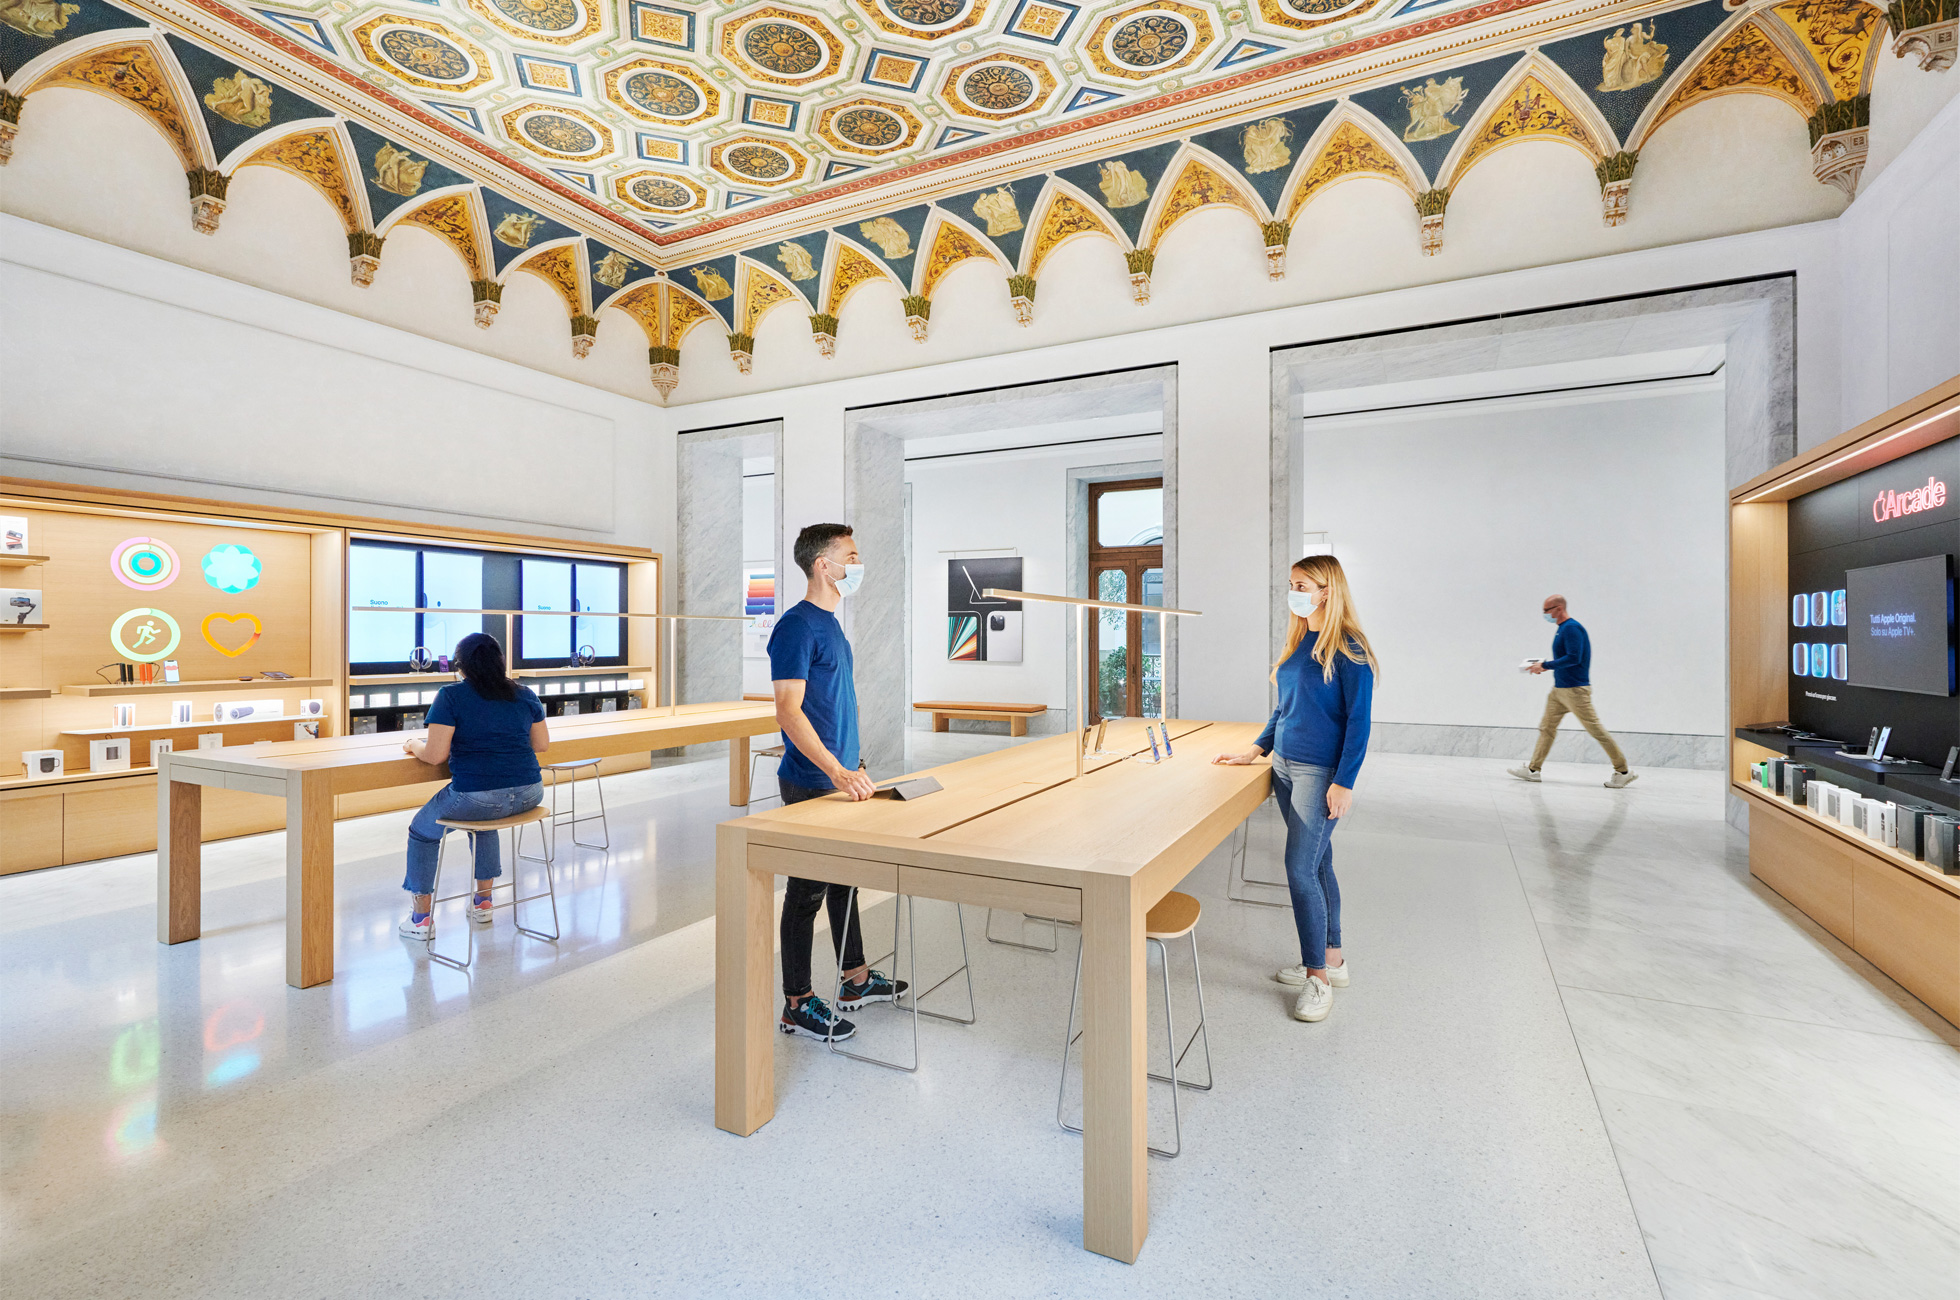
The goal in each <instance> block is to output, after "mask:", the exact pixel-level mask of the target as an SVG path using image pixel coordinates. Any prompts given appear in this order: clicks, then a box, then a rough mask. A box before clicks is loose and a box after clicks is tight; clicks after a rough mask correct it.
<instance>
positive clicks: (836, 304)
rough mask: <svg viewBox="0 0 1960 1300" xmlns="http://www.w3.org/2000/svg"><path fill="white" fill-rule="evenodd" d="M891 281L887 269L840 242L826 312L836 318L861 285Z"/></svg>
mask: <svg viewBox="0 0 1960 1300" xmlns="http://www.w3.org/2000/svg"><path fill="white" fill-rule="evenodd" d="M891 279H892V277H891V276H890V275H888V274H887V273H886V271H885V268H883V267H882V266H879V265H878V263H877V262H876V261H874V260H873V259H872V258H869V257H867V256H865V255H864V254H863V253H860V252H859V251H858V250H857V249H855V248H853V247H852V246H851V245H850V244H849V243H846V242H844V241H841V240H840V241H839V242H838V244H837V259H836V264H835V266H834V267H833V268H832V270H831V273H830V292H829V293H828V294H826V295H825V297H824V311H825V313H826V314H828V315H831V316H835V315H837V314H838V312H840V311H842V310H843V307H844V301H845V300H846V299H847V298H849V297H850V296H851V292H852V290H854V289H856V288H857V287H858V286H859V285H863V284H869V283H870V282H871V281H873V280H891ZM892 283H894V284H896V283H897V281H895V280H892Z"/></svg>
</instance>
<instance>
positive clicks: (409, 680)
mask: <svg viewBox="0 0 1960 1300" xmlns="http://www.w3.org/2000/svg"><path fill="white" fill-rule="evenodd" d="M462 680H463V679H462V678H461V677H459V676H457V675H456V674H455V673H377V674H372V675H370V676H366V677H349V678H348V679H347V685H348V687H349V689H352V688H353V687H356V686H413V685H415V684H416V683H417V682H431V683H434V684H436V685H438V686H447V685H449V683H451V682H460V681H462Z"/></svg>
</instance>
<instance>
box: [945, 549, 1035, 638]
mask: <svg viewBox="0 0 1960 1300" xmlns="http://www.w3.org/2000/svg"><path fill="white" fill-rule="evenodd" d="M1021 566H1022V560H1021V557H1020V556H1018V555H1010V556H993V557H986V558H973V557H968V556H957V555H956V556H954V557H953V558H952V559H950V560H948V561H947V562H946V622H947V627H948V628H949V635H948V636H947V639H946V657H947V658H948V659H957V660H964V661H966V662H969V663H981V662H986V663H1019V662H1021V635H1020V629H1021V602H1020V601H1018V600H1008V599H1006V598H1005V597H1002V596H989V595H987V594H986V593H987V592H988V591H1020V590H1021V589H1022V588H1021ZM995 614H1012V615H1013V616H1014V617H1013V619H1011V620H1004V621H1002V622H1001V623H999V624H998V625H996V624H995V620H994V619H993V618H992V615H995ZM966 620H970V621H971V624H972V628H971V631H972V642H971V644H969V643H968V641H967V639H966V638H965V637H963V636H961V635H959V630H960V629H961V628H962V627H965V626H966V622H965V621H966Z"/></svg>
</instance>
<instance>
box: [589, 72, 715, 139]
mask: <svg viewBox="0 0 1960 1300" xmlns="http://www.w3.org/2000/svg"><path fill="white" fill-rule="evenodd" d="M604 86H605V92H604V93H605V97H606V98H607V99H608V100H609V101H611V102H612V103H613V104H616V105H618V106H619V107H620V108H623V109H625V110H626V111H627V112H628V113H630V114H631V115H633V116H634V117H637V118H640V119H642V120H644V121H648V122H664V123H666V124H668V125H670V126H683V125H686V124H687V123H689V122H699V121H701V120H702V119H704V118H709V117H713V116H714V115H715V114H716V113H718V112H720V111H721V91H720V90H719V89H717V88H716V87H715V86H714V84H713V83H712V82H708V81H703V80H702V79H701V78H700V76H699V74H697V73H696V72H695V71H694V70H693V69H692V68H688V67H685V66H683V65H681V64H678V63H662V62H661V61H660V60H658V59H649V58H646V57H644V56H642V57H640V58H636V59H629V60H627V61H626V62H625V63H621V64H618V65H616V66H614V67H611V68H608V69H606V73H605V77H604Z"/></svg>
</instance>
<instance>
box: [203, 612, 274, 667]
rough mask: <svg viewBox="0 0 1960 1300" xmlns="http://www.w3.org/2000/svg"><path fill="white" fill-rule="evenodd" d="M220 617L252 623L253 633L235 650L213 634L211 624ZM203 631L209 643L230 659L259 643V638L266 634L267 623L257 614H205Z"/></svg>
mask: <svg viewBox="0 0 1960 1300" xmlns="http://www.w3.org/2000/svg"><path fill="white" fill-rule="evenodd" d="M219 619H223V620H224V621H225V622H227V623H250V624H251V625H252V635H251V636H249V637H247V638H246V639H245V644H244V645H242V646H239V647H238V648H237V649H236V650H234V649H232V648H231V647H230V646H228V645H226V644H225V643H224V642H222V641H220V640H218V638H217V637H215V636H212V635H211V625H212V624H213V623H215V622H217V621H218V620H219ZM203 631H204V640H205V643H206V644H207V645H209V646H210V647H211V648H212V649H213V650H216V651H217V652H218V653H219V654H221V655H224V656H225V657H226V658H228V659H236V658H238V656H240V655H242V654H244V653H245V652H246V651H247V650H250V649H251V648H252V647H253V646H255V645H257V644H258V642H259V638H260V637H261V636H263V635H264V634H265V625H264V624H263V623H261V622H259V616H258V615H257V614H206V615H205V616H204V627H203Z"/></svg>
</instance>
